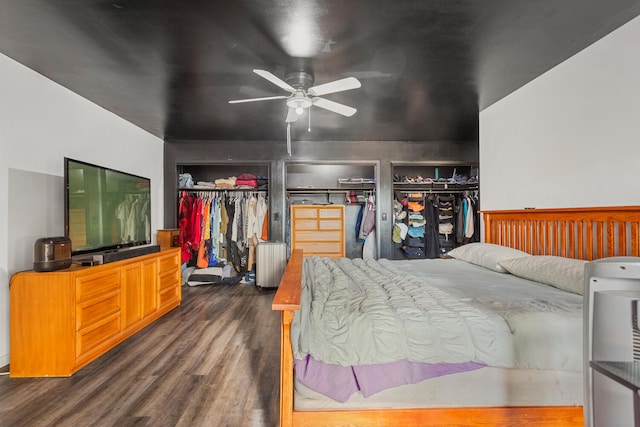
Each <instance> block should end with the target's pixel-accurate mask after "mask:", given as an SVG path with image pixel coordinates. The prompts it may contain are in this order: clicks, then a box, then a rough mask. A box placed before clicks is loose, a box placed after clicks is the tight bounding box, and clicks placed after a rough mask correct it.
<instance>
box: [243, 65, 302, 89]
mask: <svg viewBox="0 0 640 427" xmlns="http://www.w3.org/2000/svg"><path fill="white" fill-rule="evenodd" d="M253 72H254V73H256V74H257V75H259V76H260V77H262V78H264V79H267V80H269V81H270V82H271V83H273V84H274V85H276V86H278V87H281V88H282V89H284V90H287V91H289V92H291V93H294V92H295V91H296V90H295V89H294V88H293V86H291V85H290V84H289V83H287V82H285V81H284V80H282V79H280V78H278V77H276V76H274V75H273V74H271V73H270V72H268V71H265V70H253Z"/></svg>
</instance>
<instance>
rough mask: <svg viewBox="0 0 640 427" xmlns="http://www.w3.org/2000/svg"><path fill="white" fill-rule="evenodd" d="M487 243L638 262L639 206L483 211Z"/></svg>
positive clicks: (540, 252) (535, 251) (539, 252)
mask: <svg viewBox="0 0 640 427" xmlns="http://www.w3.org/2000/svg"><path fill="white" fill-rule="evenodd" d="M482 215H483V219H484V241H485V242H487V243H495V244H498V245H503V246H509V247H512V248H515V249H520V250H522V251H525V252H528V253H530V254H532V255H556V256H563V257H568V258H578V259H585V260H593V259H597V258H605V257H611V256H640V243H639V231H640V206H618V207H610V206H607V207H595V208H559V209H522V210H502V211H482Z"/></svg>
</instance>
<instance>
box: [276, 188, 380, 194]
mask: <svg viewBox="0 0 640 427" xmlns="http://www.w3.org/2000/svg"><path fill="white" fill-rule="evenodd" d="M350 191H355V192H356V193H357V192H374V193H375V191H376V190H375V189H372V188H358V189H349V190H328V189H308V190H287V193H290V194H349V192H350Z"/></svg>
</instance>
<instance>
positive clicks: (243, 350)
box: [0, 284, 280, 427]
mask: <svg viewBox="0 0 640 427" xmlns="http://www.w3.org/2000/svg"><path fill="white" fill-rule="evenodd" d="M274 294H275V292H274V290H259V289H258V288H256V287H255V286H252V285H245V284H238V285H231V286H218V285H216V286H200V287H183V300H182V305H181V306H180V307H179V308H177V309H175V310H173V311H172V312H170V313H169V314H167V315H166V316H164V317H163V318H161V319H160V320H159V321H157V322H156V323H154V324H152V325H151V326H149V327H147V328H146V329H144V330H142V331H140V332H139V333H137V334H136V335H134V336H133V337H131V338H129V339H128V340H127V341H125V342H124V343H122V344H120V345H119V346H117V347H116V348H114V349H113V350H111V351H110V352H108V353H107V354H105V355H103V356H102V357H100V358H99V359H97V360H96V361H94V362H93V363H91V364H89V365H87V366H86V367H84V368H83V369H81V370H80V371H79V372H77V373H76V374H74V375H73V376H72V377H69V378H9V377H8V376H0V426H74V427H77V426H134V425H135V426H154V427H155V426H232V427H238V426H275V425H277V424H278V396H279V383H278V380H279V369H280V357H279V351H280V327H279V324H280V315H279V312H273V311H271V301H272V299H273V296H274Z"/></svg>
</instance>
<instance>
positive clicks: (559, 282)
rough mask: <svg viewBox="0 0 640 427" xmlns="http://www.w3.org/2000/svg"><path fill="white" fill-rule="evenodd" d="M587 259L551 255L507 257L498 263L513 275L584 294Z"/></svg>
mask: <svg viewBox="0 0 640 427" xmlns="http://www.w3.org/2000/svg"><path fill="white" fill-rule="evenodd" d="M586 262H587V261H584V260H580V259H571V258H563V257H559V256H551V255H536V256H530V257H527V258H517V259H508V260H505V261H501V262H500V265H502V267H504V268H505V269H506V270H507V271H508V272H509V273H511V274H513V275H514V276H518V277H522V278H525V279H529V280H534V281H536V282H540V283H544V284H546V285H551V286H554V287H556V288H558V289H562V290H565V291H568V292H573V293H574V294H579V295H583V294H584V265H585V263H586Z"/></svg>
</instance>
